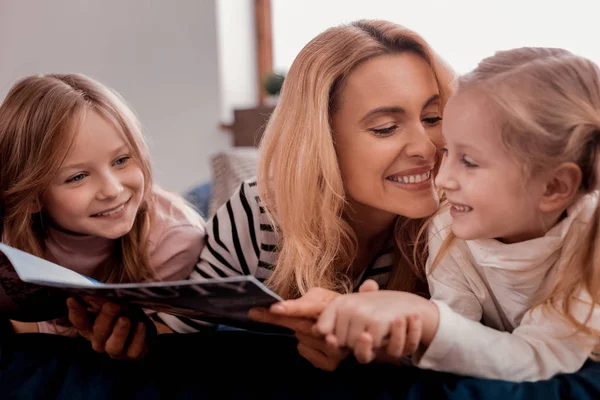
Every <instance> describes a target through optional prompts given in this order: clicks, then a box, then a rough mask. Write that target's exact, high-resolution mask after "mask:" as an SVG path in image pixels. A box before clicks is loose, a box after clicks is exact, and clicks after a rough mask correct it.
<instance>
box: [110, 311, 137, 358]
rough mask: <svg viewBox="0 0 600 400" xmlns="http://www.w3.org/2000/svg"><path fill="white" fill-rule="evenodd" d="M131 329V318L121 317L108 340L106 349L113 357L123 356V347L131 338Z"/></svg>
mask: <svg viewBox="0 0 600 400" xmlns="http://www.w3.org/2000/svg"><path fill="white" fill-rule="evenodd" d="M130 330H131V321H130V320H129V318H126V317H120V318H119V319H117V322H116V323H115V327H114V329H113V331H112V334H111V335H110V337H109V338H108V339H107V340H106V344H105V345H104V351H105V352H106V354H108V355H109V356H111V357H112V358H117V359H119V358H123V349H125V344H126V343H127V339H128V338H129V332H130Z"/></svg>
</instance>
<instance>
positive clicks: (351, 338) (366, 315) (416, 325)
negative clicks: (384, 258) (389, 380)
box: [315, 291, 439, 362]
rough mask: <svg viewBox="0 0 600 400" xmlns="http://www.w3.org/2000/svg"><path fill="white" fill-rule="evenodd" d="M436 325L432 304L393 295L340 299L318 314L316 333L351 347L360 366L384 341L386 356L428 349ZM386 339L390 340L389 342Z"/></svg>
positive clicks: (401, 294)
mask: <svg viewBox="0 0 600 400" xmlns="http://www.w3.org/2000/svg"><path fill="white" fill-rule="evenodd" d="M438 322H439V312H438V310H437V307H436V306H435V304H434V303H432V302H430V301H429V300H426V299H424V298H422V297H420V296H417V295H414V294H411V293H405V292H396V291H378V292H371V293H364V292H363V293H353V294H348V295H343V296H339V297H337V298H336V299H334V300H333V301H332V302H331V303H330V304H329V306H327V308H326V309H325V310H324V311H323V312H322V313H321V316H320V317H319V319H318V322H317V324H316V326H315V330H316V331H317V333H319V334H322V335H326V337H327V340H328V341H329V342H330V343H331V344H332V345H336V346H339V347H346V346H347V347H350V348H352V349H353V350H354V353H355V356H356V357H357V359H358V360H359V361H360V362H370V361H372V360H373V358H374V357H375V353H376V351H377V350H378V349H381V348H382V347H383V346H384V345H385V344H386V343H385V342H386V341H387V346H386V353H387V355H388V356H393V357H398V355H400V356H402V355H406V354H412V353H413V352H414V351H416V348H417V347H418V346H419V344H424V345H429V343H430V342H431V340H433V337H434V336H435V332H436V330H437V325H438ZM388 337H389V338H388Z"/></svg>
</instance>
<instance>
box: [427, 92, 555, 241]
mask: <svg viewBox="0 0 600 400" xmlns="http://www.w3.org/2000/svg"><path fill="white" fill-rule="evenodd" d="M443 136H444V141H445V143H446V144H445V149H446V151H445V155H444V158H443V160H442V165H441V167H440V171H439V173H438V175H437V178H436V185H437V186H438V187H440V188H441V189H443V190H444V191H445V193H446V197H447V198H448V201H449V203H450V204H451V209H450V213H451V215H452V231H453V233H454V234H455V235H456V236H457V237H458V238H460V239H465V240H472V239H499V240H502V241H504V242H506V243H514V242H519V241H524V240H528V239H532V238H535V237H538V236H541V235H543V232H544V231H545V229H544V228H545V227H544V226H543V225H544V220H545V218H544V216H543V215H542V212H541V211H540V209H539V207H538V205H539V204H540V201H541V200H542V196H543V194H544V191H545V188H546V181H545V180H544V179H543V177H541V176H540V177H538V178H535V177H525V176H524V175H523V170H524V168H523V165H522V163H519V162H518V161H517V160H516V159H515V158H514V157H512V156H511V154H509V152H508V151H507V150H506V147H505V146H504V144H503V143H502V139H501V133H500V128H499V124H498V123H497V122H496V118H494V113H493V112H492V110H491V109H490V108H489V104H488V103H487V102H486V100H485V98H483V96H482V95H478V94H475V93H469V92H465V93H459V94H456V95H454V96H452V97H451V98H450V99H449V101H448V104H447V105H446V109H445V110H444V127H443ZM546 228H547V227H546Z"/></svg>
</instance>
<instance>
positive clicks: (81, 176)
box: [67, 174, 85, 183]
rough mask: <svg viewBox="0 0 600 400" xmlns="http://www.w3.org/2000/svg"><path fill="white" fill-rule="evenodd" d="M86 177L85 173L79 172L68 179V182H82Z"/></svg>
mask: <svg viewBox="0 0 600 400" xmlns="http://www.w3.org/2000/svg"><path fill="white" fill-rule="evenodd" d="M84 178H85V174H77V175H75V176H73V177H71V178H69V179H67V183H73V182H80V181H82V180H83V179H84Z"/></svg>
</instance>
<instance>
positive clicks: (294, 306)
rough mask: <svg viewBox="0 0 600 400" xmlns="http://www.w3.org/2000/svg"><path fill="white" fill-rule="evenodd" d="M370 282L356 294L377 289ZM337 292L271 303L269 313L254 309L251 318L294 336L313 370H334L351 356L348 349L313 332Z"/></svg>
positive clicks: (322, 291)
mask: <svg viewBox="0 0 600 400" xmlns="http://www.w3.org/2000/svg"><path fill="white" fill-rule="evenodd" d="M378 289H379V287H378V286H377V283H376V282H375V281H373V280H368V281H366V282H365V283H364V284H363V285H362V286H361V288H360V289H359V291H373V290H378ZM338 296H340V294H339V293H337V292H333V291H331V290H327V289H322V288H313V289H310V290H309V291H308V292H306V294H305V295H304V296H302V297H300V298H299V299H294V300H287V301H283V302H280V303H276V304H273V305H272V306H271V307H270V309H269V310H266V309H260V308H259V309H253V310H251V311H250V314H249V316H250V318H252V319H253V320H256V321H259V322H264V323H269V324H274V325H279V326H283V327H285V328H288V329H291V330H293V331H294V332H295V333H296V338H297V339H298V352H299V353H300V355H301V356H302V357H304V358H306V359H307V360H308V361H310V362H311V364H313V365H314V366H315V367H317V368H320V369H323V370H326V371H333V370H335V369H336V368H337V367H338V366H339V364H340V363H341V362H342V361H343V360H344V359H345V358H346V357H347V356H348V354H350V352H349V350H347V349H342V348H339V347H338V346H332V345H331V344H330V343H328V342H327V341H326V340H325V336H324V335H321V334H318V333H316V332H315V330H314V325H315V323H316V321H317V319H318V318H319V315H320V314H321V312H322V311H323V310H324V309H325V308H326V307H327V306H328V305H329V303H331V302H332V301H333V300H334V299H335V298H337V297H338Z"/></svg>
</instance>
